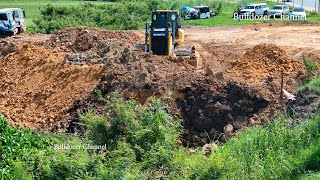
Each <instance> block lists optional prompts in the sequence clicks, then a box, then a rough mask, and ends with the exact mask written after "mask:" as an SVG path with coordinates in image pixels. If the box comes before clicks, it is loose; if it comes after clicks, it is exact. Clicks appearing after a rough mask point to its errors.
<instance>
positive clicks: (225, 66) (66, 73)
mask: <svg viewBox="0 0 320 180" xmlns="http://www.w3.org/2000/svg"><path fill="white" fill-rule="evenodd" d="M257 27H258V29H259V30H258V31H257ZM317 29H319V26H315V25H301V26H297V25H290V26H282V25H277V24H276V25H272V26H269V25H265V24H262V25H256V26H245V27H242V28H229V27H226V28H224V27H218V28H202V27H188V28H186V29H185V31H186V32H187V36H186V40H187V42H188V43H189V44H194V45H195V46H196V49H197V51H198V52H199V54H200V56H201V58H202V60H203V67H202V69H200V70H199V69H195V68H193V67H192V66H190V65H188V64H186V63H184V62H180V63H178V62H174V61H172V60H171V59H170V58H167V57H162V56H155V55H152V54H150V53H148V54H144V53H143V52H140V51H134V50H133V46H134V44H138V43H143V42H144V40H143V31H106V30H100V29H95V28H88V27H77V28H69V29H65V30H62V31H60V32H58V33H57V34H56V35H41V36H38V35H30V36H26V35H19V36H16V37H12V38H7V39H6V40H3V41H1V42H0V47H1V50H0V58H1V60H0V65H1V66H0V70H1V71H0V73H1V77H0V78H1V81H0V88H1V95H0V112H1V113H2V114H4V115H6V116H7V117H8V120H9V121H10V123H11V124H12V125H19V126H21V127H31V128H37V129H40V130H50V131H57V130H58V131H61V130H63V129H65V128H67V129H68V131H70V132H74V131H76V130H77V126H76V124H77V122H78V120H79V115H78V112H85V111H86V110H87V109H88V108H89V107H94V108H95V109H96V111H97V112H98V113H103V106H104V104H103V103H102V102H101V101H100V100H99V97H97V96H96V93H95V92H96V91H97V90H99V91H100V92H101V94H102V96H104V97H108V96H109V94H110V93H111V92H118V93H122V94H123V96H124V97H126V98H127V97H133V98H135V99H137V100H138V101H139V102H141V103H142V104H143V103H146V102H148V101H149V100H150V99H151V98H152V97H154V96H155V97H158V98H162V99H163V100H164V101H165V102H166V104H165V106H166V107H165V108H166V109H167V110H168V112H169V113H171V114H172V115H173V116H174V117H177V118H183V119H184V126H185V128H186V130H187V132H186V133H185V134H184V135H183V137H182V139H183V140H184V141H183V143H184V144H185V145H194V146H196V145H203V144H204V143H208V142H209V141H213V140H217V139H219V137H220V136H219V134H221V132H223V131H224V129H225V128H224V127H225V126H227V125H228V126H230V125H232V126H233V127H234V128H233V131H236V130H237V129H240V128H241V127H243V126H246V125H248V124H249V123H250V119H252V118H255V119H257V118H261V119H265V118H264V117H270V116H272V115H273V114H274V113H275V112H276V111H277V110H278V109H279V108H280V107H279V97H280V75H281V72H283V73H284V79H285V86H284V88H285V89H286V90H287V91H289V92H291V93H294V92H295V91H296V89H297V87H298V86H299V85H300V84H301V83H302V82H303V81H304V80H305V78H306V70H305V67H304V64H303V59H302V56H303V54H308V55H310V56H311V55H312V58H314V59H317V58H318V59H319V57H320V55H319V53H318V51H319V49H317V48H318V47H317V46H314V43H312V42H314V40H312V42H310V41H309V40H311V39H310V38H311V37H312V38H313V39H314V38H315V39H317V38H318V39H319V38H320V34H319V33H318V32H319V31H317ZM297 31H299V32H297ZM288 34H292V36H294V37H296V38H299V43H294V42H296V40H295V39H294V38H293V39H291V38H290V37H289V35H288ZM263 37H265V39H263ZM266 38H268V39H266ZM41 40H43V41H41ZM271 40H272V42H270V41H271ZM292 43H293V44H292ZM315 75H316V74H315Z"/></svg>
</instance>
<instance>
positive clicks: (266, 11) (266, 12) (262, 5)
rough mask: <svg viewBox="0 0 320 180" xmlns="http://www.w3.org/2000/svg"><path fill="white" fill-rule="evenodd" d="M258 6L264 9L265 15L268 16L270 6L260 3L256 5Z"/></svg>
mask: <svg viewBox="0 0 320 180" xmlns="http://www.w3.org/2000/svg"><path fill="white" fill-rule="evenodd" d="M256 5H258V6H261V7H262V9H263V15H268V11H269V6H268V4H267V3H259V4H256Z"/></svg>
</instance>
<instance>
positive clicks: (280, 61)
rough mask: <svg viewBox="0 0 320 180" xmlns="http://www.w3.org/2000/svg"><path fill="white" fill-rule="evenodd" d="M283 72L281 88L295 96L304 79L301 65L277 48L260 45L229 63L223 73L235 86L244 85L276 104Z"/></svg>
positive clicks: (302, 65) (301, 62)
mask: <svg viewBox="0 0 320 180" xmlns="http://www.w3.org/2000/svg"><path fill="white" fill-rule="evenodd" d="M282 71H283V74H284V88H285V89H286V90H288V91H289V92H294V91H295V90H296V88H297V87H298V86H299V84H300V83H301V82H302V81H303V80H304V79H305V68H304V64H303V61H298V60H294V59H292V58H291V57H289V56H288V55H287V54H286V52H285V51H284V50H282V49H281V48H279V47H278V46H275V45H268V44H260V45H256V46H254V47H253V48H252V49H250V50H249V51H247V52H246V53H245V54H244V55H243V56H242V57H241V58H239V59H238V60H237V61H235V62H232V63H230V64H229V65H228V68H227V70H226V73H227V74H228V76H229V77H231V78H232V79H233V80H234V81H236V82H243V83H246V84H248V85H250V86H252V87H255V88H256V89H259V91H260V92H261V94H262V95H263V97H264V98H265V99H267V100H268V101H274V102H277V101H278V100H279V94H280V83H281V72H282Z"/></svg>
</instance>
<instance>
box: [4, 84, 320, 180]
mask: <svg viewBox="0 0 320 180" xmlns="http://www.w3.org/2000/svg"><path fill="white" fill-rule="evenodd" d="M318 80H319V79H318ZM318 80H316V81H317V82H319V81H318ZM310 83H311V84H310V85H309V86H310V87H311V86H312V87H313V86H314V82H313V81H311V82H310ZM101 98H102V97H101ZM103 102H105V105H106V108H105V113H103V115H97V114H95V113H94V110H90V111H89V112H87V113H85V114H82V115H81V122H80V127H81V134H82V135H81V136H79V137H75V136H66V135H53V134H39V133H37V132H35V131H33V130H29V129H25V130H21V129H20V128H17V127H10V126H9V125H8V124H7V123H6V121H5V120H4V118H3V117H1V118H0V134H1V136H0V137H1V138H0V151H1V154H2V156H1V161H0V162H4V163H0V169H1V174H0V179H13V178H16V179H19V178H20V179H21V177H23V179H27V178H29V179H32V178H34V179H86V178H87V179H89V178H90V177H91V178H94V179H138V178H139V179H150V178H151V179H156V178H165V179H166V178H170V179H196V178H198V179H270V178H274V179H289V178H294V177H296V178H297V179H316V178H317V177H318V176H319V173H320V166H319V165H320V114H319V113H320V112H319V113H318V114H317V115H316V116H314V117H311V118H310V119H309V120H308V121H305V122H303V123H302V124H296V123H295V121H294V120H293V119H291V118H290V117H287V116H285V115H281V114H279V117H278V119H277V120H276V121H274V122H273V123H272V124H271V125H268V126H266V127H260V128H254V127H252V128H247V129H244V130H242V131H241V132H239V133H238V135H237V136H236V137H235V138H233V139H231V140H230V141H228V142H227V143H226V144H224V145H223V146H220V147H219V148H217V149H216V150H214V151H213V152H212V154H211V156H210V157H209V158H207V157H205V156H204V155H203V152H202V150H201V149H200V148H198V149H196V153H195V154H192V155H190V153H189V152H188V150H187V148H183V147H179V146H178V145H177V144H176V140H177V139H178V137H179V134H180V133H181V131H182V130H181V129H182V127H180V121H179V120H176V119H173V118H172V117H171V116H170V115H168V114H167V112H166V111H165V110H164V109H163V108H161V102H160V101H159V100H153V101H151V103H149V104H147V105H145V106H142V105H140V104H139V103H137V102H136V101H134V100H127V101H125V100H124V99H122V98H120V97H118V96H117V95H113V96H112V98H111V99H110V100H105V99H104V100H103ZM62 144H64V145H65V147H66V145H68V146H73V147H79V148H73V149H59V148H61V145H62ZM86 144H87V145H90V146H92V145H96V146H97V147H105V148H102V149H100V150H99V149H98V150H92V149H86V148H84V147H83V146H82V145H86ZM57 145H60V146H57Z"/></svg>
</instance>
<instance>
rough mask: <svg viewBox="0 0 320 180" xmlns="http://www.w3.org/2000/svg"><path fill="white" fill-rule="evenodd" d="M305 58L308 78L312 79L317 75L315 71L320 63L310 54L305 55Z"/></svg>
mask: <svg viewBox="0 0 320 180" xmlns="http://www.w3.org/2000/svg"><path fill="white" fill-rule="evenodd" d="M303 60H304V64H305V66H306V69H307V80H308V81H310V80H311V79H312V78H313V76H314V75H315V74H314V73H315V71H316V70H317V69H318V68H319V67H320V65H319V64H318V63H317V62H316V61H314V60H313V59H312V58H310V57H308V56H304V57H303Z"/></svg>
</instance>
